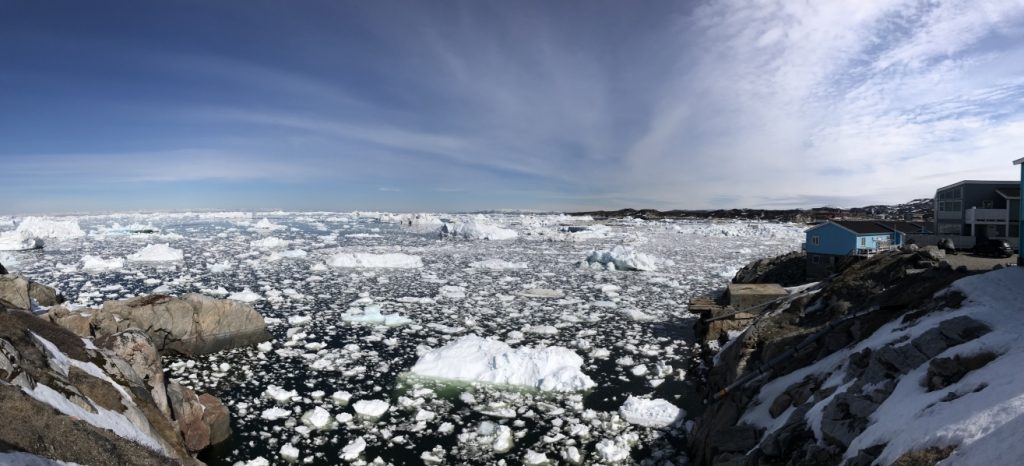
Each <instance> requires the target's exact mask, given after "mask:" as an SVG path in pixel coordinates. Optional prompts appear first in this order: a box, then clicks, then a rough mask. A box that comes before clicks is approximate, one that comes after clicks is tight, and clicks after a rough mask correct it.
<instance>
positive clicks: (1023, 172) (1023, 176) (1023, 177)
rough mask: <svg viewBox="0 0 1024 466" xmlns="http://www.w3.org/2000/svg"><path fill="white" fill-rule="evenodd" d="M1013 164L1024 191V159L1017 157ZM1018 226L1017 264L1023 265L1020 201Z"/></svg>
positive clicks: (1023, 222)
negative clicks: (1018, 166)
mask: <svg viewBox="0 0 1024 466" xmlns="http://www.w3.org/2000/svg"><path fill="white" fill-rule="evenodd" d="M1013 164H1014V165H1020V192H1022V193H1024V159H1017V160H1014V161H1013ZM1018 218H1019V219H1020V220H1019V223H1020V226H1019V227H1018V229H1017V232H1018V234H1017V236H1019V237H1020V239H1018V240H1017V241H1018V244H1017V265H1020V266H1024V259H1022V256H1024V202H1021V203H1020V215H1019V216H1018Z"/></svg>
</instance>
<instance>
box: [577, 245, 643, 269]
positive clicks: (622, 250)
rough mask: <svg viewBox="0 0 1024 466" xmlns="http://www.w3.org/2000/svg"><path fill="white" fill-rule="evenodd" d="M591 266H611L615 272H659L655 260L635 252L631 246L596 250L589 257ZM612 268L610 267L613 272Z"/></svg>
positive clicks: (588, 260)
mask: <svg viewBox="0 0 1024 466" xmlns="http://www.w3.org/2000/svg"><path fill="white" fill-rule="evenodd" d="M587 262H589V263H590V264H595V263H596V264H604V265H605V266H608V264H611V265H612V266H614V269H615V270H657V269H658V268H657V266H656V265H655V264H654V258H653V257H651V256H648V255H647V254H642V253H639V252H636V251H634V250H633V248H631V247H629V246H623V245H618V246H615V247H614V248H612V249H610V250H607V249H605V250H595V251H592V252H591V253H590V255H589V256H588V257H587ZM611 268H612V267H609V270H611Z"/></svg>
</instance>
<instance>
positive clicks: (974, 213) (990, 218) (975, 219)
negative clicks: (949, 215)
mask: <svg viewBox="0 0 1024 466" xmlns="http://www.w3.org/2000/svg"><path fill="white" fill-rule="evenodd" d="M966 213H967V215H966V219H965V223H968V224H971V223H1006V220H1007V219H1008V218H1009V217H1008V213H1007V211H1006V209H977V208H970V209H967V210H966Z"/></svg>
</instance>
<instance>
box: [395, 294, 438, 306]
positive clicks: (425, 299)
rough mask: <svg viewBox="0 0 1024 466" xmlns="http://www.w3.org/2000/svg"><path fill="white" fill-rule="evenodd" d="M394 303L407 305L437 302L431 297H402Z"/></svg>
mask: <svg viewBox="0 0 1024 466" xmlns="http://www.w3.org/2000/svg"><path fill="white" fill-rule="evenodd" d="M395 301H398V302H400V303H407V304H434V303H436V302H437V301H435V300H434V298H431V297H423V298H417V297H413V296H403V297H401V298H398V299H396V300H395Z"/></svg>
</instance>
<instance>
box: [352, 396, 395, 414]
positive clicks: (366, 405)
mask: <svg viewBox="0 0 1024 466" xmlns="http://www.w3.org/2000/svg"><path fill="white" fill-rule="evenodd" d="M389 408H391V404H389V403H388V402H386V401H383V400H359V401H357V402H355V403H353V404H352V409H353V410H354V411H355V412H356V414H358V415H360V416H362V417H369V418H376V417H381V416H383V415H384V413H386V412H388V409H389Z"/></svg>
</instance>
